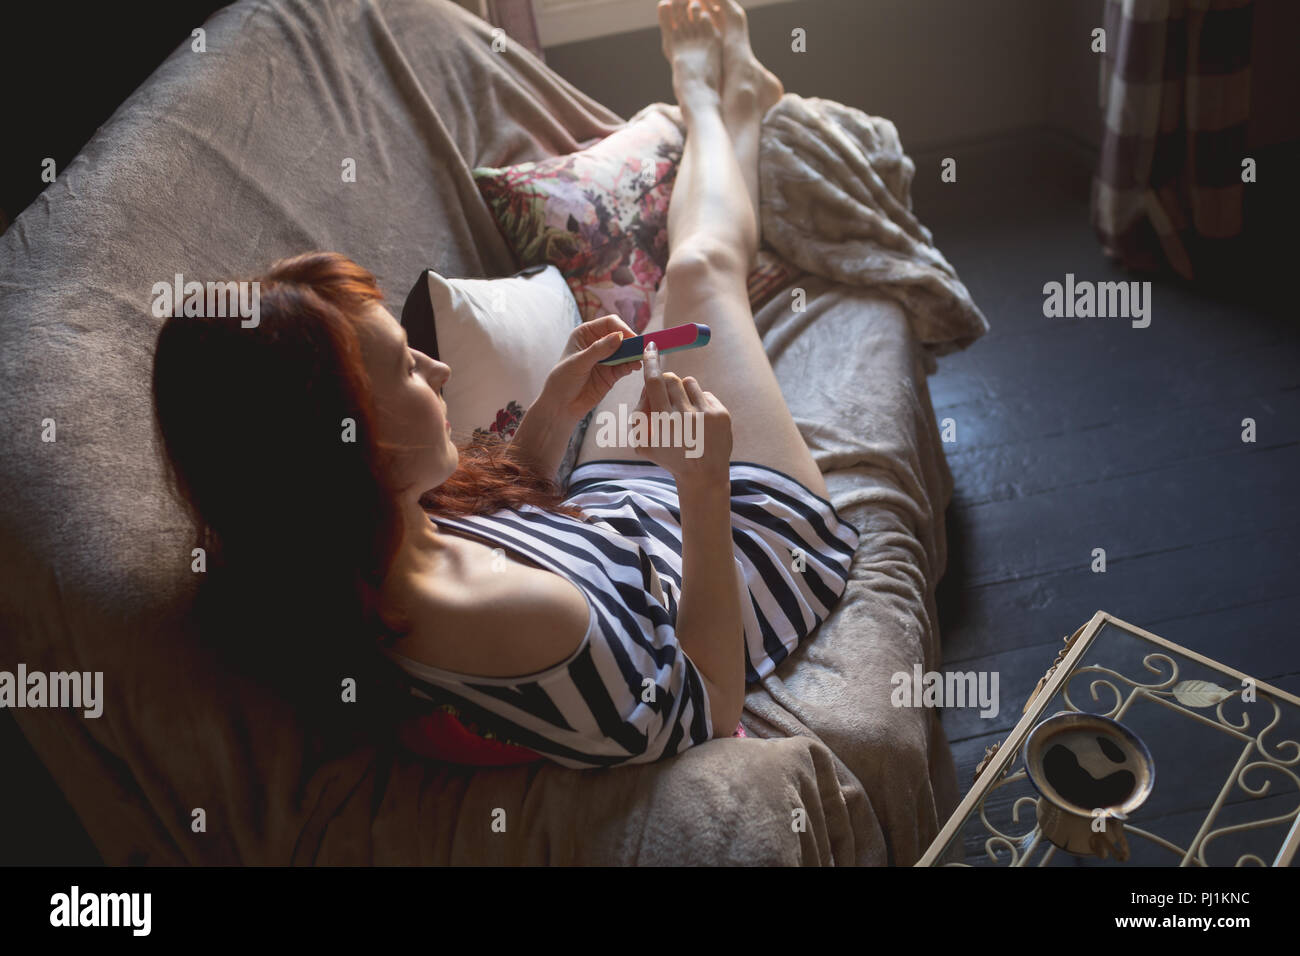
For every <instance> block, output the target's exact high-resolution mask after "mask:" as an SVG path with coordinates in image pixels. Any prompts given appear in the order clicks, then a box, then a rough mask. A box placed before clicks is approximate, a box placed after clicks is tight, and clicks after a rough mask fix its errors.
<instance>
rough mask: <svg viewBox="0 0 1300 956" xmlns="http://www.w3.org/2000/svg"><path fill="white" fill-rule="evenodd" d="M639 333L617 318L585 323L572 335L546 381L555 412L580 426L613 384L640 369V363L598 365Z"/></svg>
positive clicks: (543, 392) (545, 393)
mask: <svg viewBox="0 0 1300 956" xmlns="http://www.w3.org/2000/svg"><path fill="white" fill-rule="evenodd" d="M634 335H636V332H635V331H634V330H633V329H632V327H631V326H629V325H628V324H627V323H626V322H624V321H623V320H622V319H620V318H619V317H618V316H617V315H603V316H601V317H600V318H598V319H592V320H591V321H590V322H583V323H582V324H581V325H579V326H578V327H577V328H576V329H574V330H573V331H572V332H571V333H570V334H569V341H568V343H567V344H566V345H565V347H564V353H563V354H562V355H561V357H560V361H559V362H557V363H556V364H555V368H553V369H551V373H550V375H548V376H547V378H546V385H545V387H544V388H543V390H542V394H543V395H545V396H546V397H547V400H548V403H549V404H550V406H551V407H552V408H554V409H555V410H556V413H557V414H559V415H561V416H563V417H564V418H566V419H568V420H569V421H571V422H572V423H573V424H575V425H576V424H577V423H578V422H579V421H581V420H582V418H583V416H585V415H586V414H587V413H588V412H589V411H591V410H592V409H593V408H595V407H596V403H597V402H599V401H600V400H601V399H602V398H604V397H605V394H606V393H607V392H608V391H609V390H610V388H612V387H613V385H614V383H615V382H617V381H618V380H619V379H620V378H623V377H624V376H625V375H631V374H632V373H633V372H635V371H637V370H639V369H640V368H641V363H640V362H639V361H638V362H624V363H623V364H622V365H598V364H596V363H598V362H600V361H601V360H602V359H607V358H609V357H610V356H611V355H613V354H614V350H615V349H617V348H618V346H619V343H620V342H622V341H623V339H625V338H630V337H632V336H634Z"/></svg>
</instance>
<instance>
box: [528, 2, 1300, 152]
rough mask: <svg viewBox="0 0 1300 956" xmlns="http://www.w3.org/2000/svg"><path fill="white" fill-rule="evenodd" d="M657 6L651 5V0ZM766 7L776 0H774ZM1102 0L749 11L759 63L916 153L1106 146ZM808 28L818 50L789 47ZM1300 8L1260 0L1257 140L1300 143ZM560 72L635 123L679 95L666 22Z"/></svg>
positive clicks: (563, 51) (593, 46)
mask: <svg viewBox="0 0 1300 956" xmlns="http://www.w3.org/2000/svg"><path fill="white" fill-rule="evenodd" d="M645 2H646V4H648V7H647V9H652V8H653V0H645ZM764 2H765V3H766V2H767V0H764ZM1103 6H1104V0H785V2H776V3H767V5H763V6H759V7H757V8H756V9H752V10H751V11H750V12H749V21H750V33H751V39H752V42H753V45H754V49H755V51H756V52H757V54H758V56H759V59H761V60H762V61H763V62H764V63H766V64H767V65H768V66H769V67H770V68H771V69H772V70H773V71H775V72H776V73H777V74H778V75H779V76H780V77H781V78H782V80H783V81H784V82H785V85H786V88H787V89H789V90H790V91H791V92H794V93H799V94H800V95H802V96H821V97H826V98H828V99H834V100H839V101H840V102H843V103H847V104H849V105H851V106H856V107H858V108H859V109H862V110H864V111H866V112H868V113H872V114H876V115H881V116H886V117H888V118H889V119H891V120H893V121H894V123H895V124H896V125H897V126H898V130H899V134H900V135H901V137H902V139H903V144H904V146H905V147H906V148H907V149H908V151H909V152H921V151H926V150H933V149H936V148H939V147H942V146H948V145H957V144H964V143H970V142H978V141H981V140H985V139H989V138H993V137H995V136H999V135H1001V134H1005V133H1008V132H1013V131H1017V130H1024V129H1028V128H1035V127H1043V126H1049V127H1051V128H1054V129H1056V130H1057V131H1059V132H1062V133H1064V134H1066V135H1067V136H1069V137H1070V138H1071V139H1073V140H1075V141H1076V142H1078V143H1080V144H1083V145H1086V146H1088V147H1092V148H1095V147H1096V146H1097V145H1098V143H1099V142H1100V138H1101V118H1100V111H1099V110H1098V106H1097V88H1098V69H1099V66H1100V64H1099V62H1098V61H1099V56H1098V54H1095V53H1093V52H1092V51H1091V31H1092V30H1093V28H1094V27H1097V26H1101V25H1102V10H1103ZM795 28H802V29H803V30H805V31H806V34H807V48H808V52H806V53H802V54H801V53H794V52H792V51H791V50H790V34H791V31H792V30H794V29H795ZM1298 40H1300V0H1255V41H1254V44H1255V45H1254V63H1255V66H1254V87H1255V110H1254V113H1253V114H1252V117H1251V126H1250V137H1249V139H1250V142H1251V144H1252V145H1255V144H1260V145H1266V144H1271V143H1277V142H1281V141H1286V140H1294V139H1300V109H1296V108H1295V107H1294V106H1293V105H1292V97H1293V95H1294V94H1295V93H1296V92H1300V53H1298V52H1297V46H1298V45H1300V44H1298V43H1297V41H1298ZM546 60H547V63H548V64H550V65H551V66H552V67H553V68H554V69H556V70H557V71H558V72H559V73H560V74H561V75H563V76H565V77H566V78H568V79H569V80H570V81H571V82H573V83H574V84H575V85H576V86H578V87H579V88H581V89H583V90H585V91H587V92H588V93H590V94H591V95H593V96H595V97H596V98H597V99H598V100H600V101H601V102H603V103H605V104H606V105H607V106H609V107H610V108H611V109H613V110H615V111H616V112H618V113H620V114H622V115H624V116H629V115H631V114H632V113H634V112H636V110H637V109H639V108H640V107H641V106H644V105H645V104H646V103H650V102H653V101H655V100H664V101H668V102H671V101H672V98H673V96H672V86H671V83H670V79H669V71H668V66H667V64H666V63H665V62H664V61H663V57H662V55H661V54H660V52H659V33H658V29H657V28H655V27H650V28H647V29H642V30H636V31H632V32H627V33H623V34H619V35H612V36H604V37H599V38H595V39H589V40H584V41H581V42H575V43H566V44H558V45H555V46H548V47H547V49H546Z"/></svg>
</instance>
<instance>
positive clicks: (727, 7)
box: [706, 0, 785, 131]
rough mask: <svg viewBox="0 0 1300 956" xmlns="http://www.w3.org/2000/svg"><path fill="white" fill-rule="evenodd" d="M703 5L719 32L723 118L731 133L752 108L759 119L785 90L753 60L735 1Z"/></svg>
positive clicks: (715, 0)
mask: <svg viewBox="0 0 1300 956" xmlns="http://www.w3.org/2000/svg"><path fill="white" fill-rule="evenodd" d="M706 3H707V6H708V9H709V13H710V15H711V16H712V17H713V19H714V21H715V22H716V23H717V24H718V29H719V30H720V31H721V32H722V117H723V121H724V122H725V123H726V124H727V128H728V129H731V130H733V131H734V130H736V129H738V128H739V127H740V125H741V124H742V123H744V122H745V121H746V120H747V119H748V116H749V114H750V113H751V112H752V111H753V110H754V109H755V108H757V110H758V117H759V119H762V117H763V114H764V113H766V112H767V111H768V110H769V109H771V107H772V105H773V104H775V103H776V101H777V100H779V99H780V98H781V96H782V95H783V94H784V93H785V87H784V86H783V85H782V83H781V81H780V79H778V78H777V76H776V74H775V73H773V72H772V71H771V70H769V69H767V68H766V67H765V66H763V64H762V63H759V62H758V58H757V57H756V56H754V51H753V49H752V48H751V47H750V45H749V19H748V18H747V17H746V16H745V11H744V9H743V8H742V7H741V6H740V4H738V3H737V2H736V0H706Z"/></svg>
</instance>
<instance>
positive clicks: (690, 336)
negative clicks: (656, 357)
mask: <svg viewBox="0 0 1300 956" xmlns="http://www.w3.org/2000/svg"><path fill="white" fill-rule="evenodd" d="M647 342H653V343H654V344H655V348H657V349H658V350H659V354H660V355H664V354H665V353H667V352H677V351H680V350H682V349H698V348H700V347H701V346H705V345H708V344H709V327H708V326H707V325H701V324H700V323H699V322H691V323H687V324H686V325H676V326H673V327H672V328H671V329H659V330H658V331H656V332H646V333H645V334H644V335H634V336H632V337H631V338H630V339H624V340H623V341H622V342H621V343H620V344H619V347H618V348H617V349H615V350H614V354H613V355H611V356H610V357H609V358H607V359H602V360H601V361H599V362H597V363H596V364H597V365H622V364H623V363H624V362H637V361H640V359H641V357H642V356H643V355H644V354H645V347H646V343H647Z"/></svg>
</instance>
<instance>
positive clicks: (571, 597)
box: [391, 540, 592, 678]
mask: <svg viewBox="0 0 1300 956" xmlns="http://www.w3.org/2000/svg"><path fill="white" fill-rule="evenodd" d="M391 593H392V595H393V598H394V603H397V604H400V605H401V613H402V615H403V616H404V617H405V619H406V621H407V622H408V624H409V630H408V631H407V633H406V634H405V635H404V636H403V637H401V638H399V639H398V640H397V641H396V642H395V643H394V645H393V650H395V651H396V652H397V653H398V654H401V655H402V656H404V657H407V658H409V659H411V660H413V661H416V662H417V663H421V664H425V665H427V666H430V667H434V668H439V669H442V670H445V671H451V672H455V673H456V674H460V675H464V676H468V677H489V678H498V677H514V676H523V675H529V674H534V673H536V672H538V671H542V670H545V669H547V668H549V667H552V666H554V665H555V664H557V663H558V662H562V661H565V660H567V659H568V658H570V657H571V656H572V655H573V654H574V653H575V652H576V651H577V650H578V649H579V648H580V647H581V646H582V643H583V641H584V640H585V639H586V636H587V632H588V630H589V629H590V626H591V621H592V618H591V613H592V612H591V609H590V606H589V604H588V601H587V599H586V597H585V596H584V595H583V594H582V593H581V592H580V591H579V590H578V588H577V586H576V585H574V583H573V582H572V581H569V580H567V579H564V578H562V577H560V576H559V575H557V574H555V573H554V572H551V571H547V570H544V569H542V568H537V567H530V566H528V565H525V564H522V563H520V562H518V561H514V560H502V558H501V557H500V556H499V555H497V554H494V553H493V551H492V549H491V548H490V547H489V546H487V545H478V543H477V542H472V541H461V540H457V541H456V543H455V544H453V545H452V546H451V551H450V553H449V554H447V555H446V556H445V560H443V561H441V562H440V564H439V568H438V571H437V572H436V573H428V572H427V571H425V572H423V573H409V574H408V575H407V578H406V580H405V581H404V582H402V583H401V585H400V586H398V587H396V588H393V589H392V591H391Z"/></svg>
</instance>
